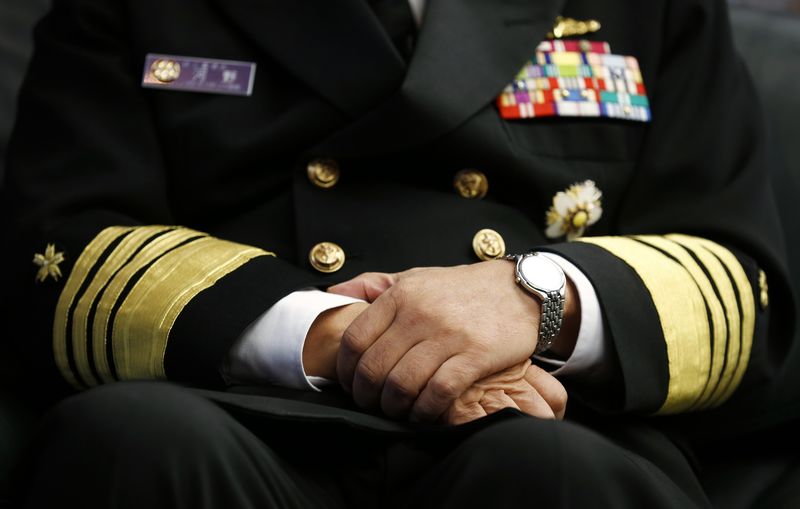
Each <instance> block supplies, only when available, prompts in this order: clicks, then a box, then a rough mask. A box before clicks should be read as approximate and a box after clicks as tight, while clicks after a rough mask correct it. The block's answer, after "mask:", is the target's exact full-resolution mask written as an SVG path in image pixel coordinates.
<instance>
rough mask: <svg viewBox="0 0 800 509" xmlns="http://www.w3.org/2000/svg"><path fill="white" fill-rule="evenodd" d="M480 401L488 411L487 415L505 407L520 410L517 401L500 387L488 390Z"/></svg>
mask: <svg viewBox="0 0 800 509" xmlns="http://www.w3.org/2000/svg"><path fill="white" fill-rule="evenodd" d="M479 403H480V404H481V406H482V407H483V409H484V410H485V411H486V415H491V414H493V413H495V412H497V411H500V410H503V409H504V408H514V409H516V410H520V408H519V406H518V405H517V403H516V402H515V401H514V400H513V399H512V398H511V397H510V396H509V395H508V394H506V393H505V392H504V391H502V390H500V389H494V390H491V391H486V393H485V394H484V395H483V397H482V398H481V400H480V402H479Z"/></svg>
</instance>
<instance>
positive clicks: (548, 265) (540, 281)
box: [505, 252, 567, 355]
mask: <svg viewBox="0 0 800 509" xmlns="http://www.w3.org/2000/svg"><path fill="white" fill-rule="evenodd" d="M505 258H506V260H511V261H514V262H516V264H517V266H516V272H515V275H516V280H517V283H519V285H520V286H522V287H523V288H525V289H526V290H528V291H529V292H531V293H532V294H533V295H535V296H536V297H538V298H539V299H541V301H542V313H541V317H540V318H541V319H540V321H539V339H538V341H537V342H536V349H535V350H534V352H533V353H534V355H536V354H540V353H542V352H545V351H547V349H549V348H550V346H552V344H553V340H554V339H555V338H556V336H558V332H559V331H560V330H561V321H562V320H563V319H564V301H565V299H566V292H567V290H566V289H567V278H566V276H565V275H564V271H563V270H561V267H559V266H558V264H556V263H555V262H553V261H552V260H549V259H548V258H547V257H546V256H543V255H542V254H541V253H538V252H530V253H525V254H521V255H508V256H506V257H505Z"/></svg>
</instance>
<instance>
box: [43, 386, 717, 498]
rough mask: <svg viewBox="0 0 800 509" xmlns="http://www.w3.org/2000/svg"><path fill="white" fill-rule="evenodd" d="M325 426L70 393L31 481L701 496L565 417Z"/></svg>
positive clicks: (101, 393) (132, 391)
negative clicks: (395, 430) (440, 426)
mask: <svg viewBox="0 0 800 509" xmlns="http://www.w3.org/2000/svg"><path fill="white" fill-rule="evenodd" d="M331 429H332V426H330V425H329V424H321V423H319V422H316V421H315V420H313V419H311V420H307V419H306V420H303V419H300V420H293V419H291V418H286V419H281V418H278V417H276V416H275V415H271V416H269V417H268V418H263V417H262V416H259V415H258V414H257V413H254V412H250V413H249V414H248V413H247V412H234V413H233V414H232V413H230V412H228V411H225V410H223V409H222V408H220V407H219V406H218V405H216V404H214V403H212V402H210V401H208V400H207V399H205V398H203V397H200V396H198V395H197V394H195V393H193V392H192V391H189V390H186V389H183V388H180V387H177V386H174V385H171V384H167V383H154V382H131V383H117V384H111V385H108V386H103V387H99V388H96V389H93V390H90V391H87V392H85V393H83V394H80V395H78V396H75V397H73V398H70V399H67V400H65V401H64V402H62V403H61V404H59V405H58V406H57V407H56V408H55V409H54V410H53V411H52V412H51V413H50V415H49V416H48V417H47V418H46V419H45V421H44V422H43V425H42V428H41V432H40V434H39V438H38V440H37V446H36V447H37V450H38V452H37V453H35V454H34V455H35V456H38V460H37V465H36V466H35V467H34V468H32V469H31V471H32V472H33V473H32V474H31V475H30V477H29V479H30V485H29V486H30V488H35V489H36V491H35V493H39V494H42V493H46V491H45V492H43V491H42V490H41V487H42V486H46V485H49V486H52V485H53V484H58V485H59V486H58V488H59V490H67V491H70V490H72V491H74V492H75V493H76V494H75V495H74V496H75V497H77V498H76V499H75V501H76V502H80V503H81V505H83V506H84V507H91V505H92V504H91V503H90V501H88V499H87V496H86V493H87V490H94V492H95V493H97V492H98V490H99V491H103V490H104V489H106V490H108V489H110V487H111V486H114V487H115V488H114V489H115V490H116V493H115V494H114V496H117V497H118V496H119V494H120V493H125V494H126V495H125V496H126V497H133V499H135V498H136V497H145V496H147V497H150V498H149V499H147V498H146V499H145V501H146V502H147V503H146V504H142V503H141V501H140V502H139V503H137V504H132V505H131V506H137V505H138V506H140V507H141V506H143V505H149V506H152V507H156V506H157V502H159V501H160V500H162V498H163V497H173V498H172V499H171V500H170V503H168V504H164V506H165V507H167V506H170V507H181V506H184V505H185V506H187V507H188V506H190V505H191V506H192V507H198V506H199V507H202V506H208V507H211V506H213V505H214V504H212V503H211V502H210V501H209V500H203V498H204V497H205V498H206V499H208V498H209V497H211V498H214V499H215V501H217V502H219V501H220V500H224V501H225V503H224V505H225V506H226V507H237V506H239V505H241V506H242V507H245V506H249V505H250V503H246V502H247V500H248V499H252V498H254V497H255V498H258V501H259V502H260V503H265V502H266V503H267V505H268V506H278V507H292V506H295V505H296V506H298V507H299V506H307V507H338V506H347V507H359V506H362V507H374V506H390V505H394V506H396V507H419V508H421V507H456V506H458V505H461V506H463V505H466V506H474V505H475V504H476V503H478V504H479V505H480V504H484V503H485V504H486V505H491V506H494V507H503V506H512V505H516V504H518V503H520V502H523V501H526V502H528V503H529V502H530V501H531V500H536V501H538V504H537V506H539V507H566V506H583V505H595V506H596V505H608V506H615V507H641V506H648V507H694V506H700V505H703V503H704V500H702V492H700V493H701V495H700V496H699V497H698V496H697V490H695V487H694V486H691V485H689V486H688V487H687V484H691V482H692V481H691V480H692V479H693V475H692V474H691V471H690V469H689V468H688V465H687V466H686V467H685V469H686V470H688V472H684V473H685V474H686V478H687V479H689V481H686V482H683V483H681V482H678V483H676V482H675V481H674V478H675V477H676V476H674V475H672V474H673V472H670V475H668V474H667V473H665V472H669V471H670V468H672V469H675V468H683V467H682V466H680V465H678V466H677V467H676V465H675V464H672V465H669V468H666V469H664V466H663V465H659V464H657V463H654V462H652V461H651V459H652V458H650V459H646V458H645V457H644V456H641V455H639V454H637V452H635V451H633V450H630V449H626V448H625V447H623V446H622V445H620V442H619V441H612V440H609V439H608V438H606V437H604V436H602V435H601V434H599V433H597V432H595V431H593V430H591V429H588V428H586V427H584V426H581V425H579V424H575V423H570V422H556V421H543V420H539V419H534V418H529V417H523V416H520V415H514V414H513V413H512V412H509V413H504V414H502V415H499V416H495V417H494V418H489V419H485V420H484V421H483V422H480V423H477V425H473V426H471V427H468V428H456V429H452V430H440V431H437V432H432V433H420V434H413V433H412V434H395V435H391V434H389V435H381V434H370V433H366V432H363V430H359V429H357V428H353V427H343V428H342V427H340V428H338V431H336V432H335V433H332V432H331V431H330V430H331ZM666 442H668V441H665V443H666ZM673 452H675V453H676V454H679V453H677V451H673ZM671 453H672V452H671ZM667 456H669V454H667ZM673 463H674V462H673ZM110 467H113V468H110ZM95 470H97V472H94V471H95ZM65 472H67V474H66V475H65ZM123 472H125V473H126V475H125V476H124V477H122V476H121V473H123ZM90 480H91V482H89V481H90ZM68 481H69V482H68ZM81 483H83V484H82V485H81ZM120 483H121V484H120ZM198 485H199V486H204V489H203V490H198V489H197V488H196V486H198ZM37 486H38V487H37ZM153 486H158V488H153ZM182 486H185V487H192V486H194V488H187V489H183V488H182ZM31 492H33V491H31V490H29V494H30V493H31ZM64 496H65V495H64V492H63V491H62V492H61V493H60V494H59V496H58V500H59V501H60V505H63V504H64V502H65V500H64ZM104 496H106V497H107V496H109V495H108V494H105V495H104ZM176 496H180V497H183V498H181V499H180V500H176V499H175V498H174V497H176ZM34 499H35V497H34ZM29 500H33V499H29ZM188 501H191V503H189V502H188ZM251 503H252V501H251ZM162 504H163V502H162ZM32 505H33V506H35V505H36V504H32ZM40 505H41V506H44V505H45V504H44V503H42V504H40ZM101 506H103V505H101ZM118 506H119V507H125V504H118Z"/></svg>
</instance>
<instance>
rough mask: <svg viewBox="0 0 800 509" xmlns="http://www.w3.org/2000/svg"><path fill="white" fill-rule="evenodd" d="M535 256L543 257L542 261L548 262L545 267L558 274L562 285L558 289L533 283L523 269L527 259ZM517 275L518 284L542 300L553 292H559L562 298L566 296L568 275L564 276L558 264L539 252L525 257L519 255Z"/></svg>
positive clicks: (526, 254)
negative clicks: (523, 263)
mask: <svg viewBox="0 0 800 509" xmlns="http://www.w3.org/2000/svg"><path fill="white" fill-rule="evenodd" d="M533 256H540V257H541V258H540V260H544V261H545V262H546V263H545V266H547V267H550V268H551V269H552V270H553V271H555V273H556V274H558V277H559V280H560V285H559V286H558V287H557V288H547V287H545V286H542V285H540V284H537V283H536V282H535V281H531V279H529V278H528V277H527V276H526V274H525V271H524V270H523V269H522V262H523V261H524V260H525V259H527V258H530V257H533ZM515 273H516V279H517V283H519V284H521V285H522V286H524V287H525V288H526V289H527V290H529V291H530V292H532V293H535V294H537V295H539V297H541V298H542V299H544V298H546V296H547V294H549V293H552V292H558V293H560V294H561V295H562V296H563V295H564V289H565V288H566V285H567V276H566V274H564V270H563V269H562V268H561V267H559V266H558V264H557V263H555V262H554V261H553V260H550V259H549V258H547V257H546V256H542V255H541V253H539V252H533V253H525V254H523V255H519V256H518V257H517V261H516V268H515Z"/></svg>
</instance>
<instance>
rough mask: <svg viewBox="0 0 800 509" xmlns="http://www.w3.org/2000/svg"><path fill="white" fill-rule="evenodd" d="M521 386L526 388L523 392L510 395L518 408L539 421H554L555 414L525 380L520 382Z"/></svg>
mask: <svg viewBox="0 0 800 509" xmlns="http://www.w3.org/2000/svg"><path fill="white" fill-rule="evenodd" d="M520 383H521V384H523V385H525V386H526V387H525V388H524V389H523V390H520V391H515V392H512V393H511V394H510V396H509V397H510V398H511V399H512V400H514V402H515V403H516V404H517V406H518V408H519V409H520V410H521V411H523V412H525V413H526V414H528V415H532V416H533V417H538V418H540V419H555V418H556V414H555V412H554V410H553V408H552V407H551V406H550V404H549V403H548V402H547V401H545V399H544V398H543V397H542V396H541V395H540V394H539V392H538V391H537V390H536V389H535V388H534V387H532V386H531V385H530V384H529V383H528V382H527V381H526V380H521V381H520Z"/></svg>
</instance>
